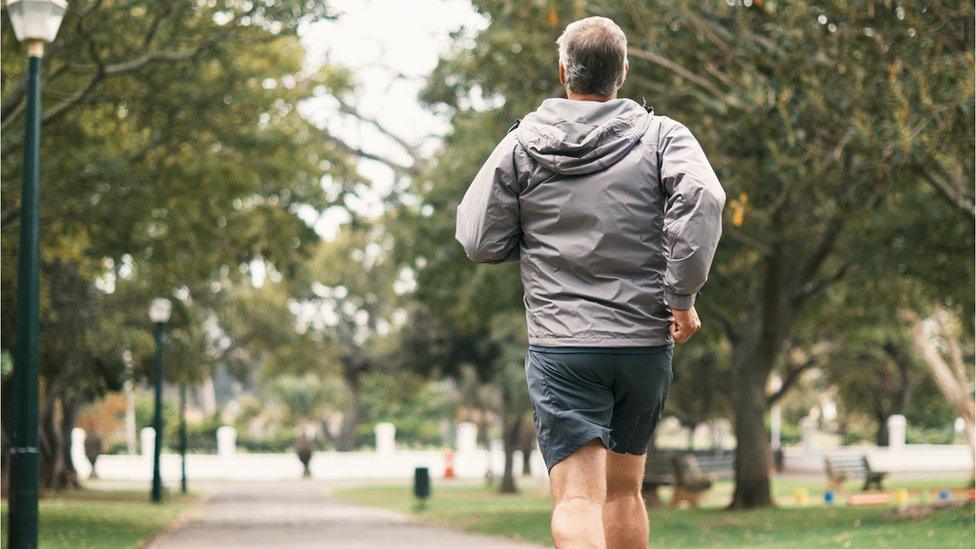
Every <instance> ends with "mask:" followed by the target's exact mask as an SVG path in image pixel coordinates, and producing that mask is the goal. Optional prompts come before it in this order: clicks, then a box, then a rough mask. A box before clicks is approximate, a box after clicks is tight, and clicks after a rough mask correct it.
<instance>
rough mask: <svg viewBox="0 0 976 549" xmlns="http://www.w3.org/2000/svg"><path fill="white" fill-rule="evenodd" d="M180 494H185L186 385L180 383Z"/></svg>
mask: <svg viewBox="0 0 976 549" xmlns="http://www.w3.org/2000/svg"><path fill="white" fill-rule="evenodd" d="M180 492H181V493H183V494H185V493H186V384H185V383H180Z"/></svg>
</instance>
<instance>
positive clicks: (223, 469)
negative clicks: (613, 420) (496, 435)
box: [71, 423, 546, 481]
mask: <svg viewBox="0 0 976 549" xmlns="http://www.w3.org/2000/svg"><path fill="white" fill-rule="evenodd" d="M221 429H222V430H221V431H220V435H221V442H222V444H218V446H219V447H220V451H219V452H218V453H217V454H215V455H214V454H188V455H187V456H186V467H187V476H188V477H189V478H191V479H197V480H238V481H245V480H285V479H296V478H300V477H301V476H302V464H301V462H300V461H299V460H298V456H297V455H296V454H294V453H279V454H248V453H239V452H237V451H236V448H235V447H234V439H235V436H234V435H235V433H233V428H232V427H221ZM153 434H154V433H153V430H152V429H143V431H142V432H141V433H140V436H142V437H143V440H142V443H141V444H140V446H141V448H142V451H143V453H142V454H141V455H103V456H100V457H99V458H98V459H97V460H96V462H95V467H96V473H97V474H98V477H99V478H102V479H108V480H149V479H151V478H152V466H153V463H152V449H153V440H152V438H153ZM376 434H377V441H376V442H377V444H376V451H360V452H334V451H330V452H316V453H315V454H314V455H313V456H312V461H311V463H310V468H311V472H312V477H313V478H316V479H401V480H405V479H410V478H413V470H414V468H415V467H428V468H429V469H430V473H431V476H432V477H434V478H441V477H443V476H444V474H445V472H446V470H447V467H448V461H450V462H451V463H450V464H451V466H452V468H453V472H454V475H455V476H456V477H457V478H483V477H484V476H485V473H486V472H488V471H491V472H492V473H493V474H494V475H495V476H500V475H501V473H502V470H503V468H504V460H505V456H504V452H503V450H502V447H501V444H500V443H497V442H496V443H494V444H492V445H491V448H490V449H482V448H477V447H476V445H475V441H476V439H477V429H476V428H475V426H474V425H473V424H461V425H460V426H459V428H458V441H457V448H458V451H456V452H452V453H451V454H450V458H449V457H448V453H447V452H445V451H443V450H400V449H397V448H396V445H395V438H394V437H395V428H393V425H391V424H389V423H386V424H382V423H381V424H379V425H377V429H376ZM84 442H85V432H84V430H82V429H75V430H74V432H73V433H72V445H71V457H72V461H73V462H74V465H75V469H76V470H77V471H78V474H79V475H80V476H81V478H87V477H88V476H89V475H90V473H91V466H90V465H89V463H88V460H87V459H86V457H85V450H84ZM160 465H161V468H162V475H163V479H164V480H167V481H173V480H175V479H178V478H179V476H180V456H179V454H168V453H167V454H163V455H162V457H161V458H160ZM531 467H532V473H533V475H535V476H545V474H546V467H545V464H544V463H543V461H542V457H541V455H539V453H538V452H533V453H532V463H531ZM515 473H516V474H517V475H521V474H522V455H521V452H516V455H515Z"/></svg>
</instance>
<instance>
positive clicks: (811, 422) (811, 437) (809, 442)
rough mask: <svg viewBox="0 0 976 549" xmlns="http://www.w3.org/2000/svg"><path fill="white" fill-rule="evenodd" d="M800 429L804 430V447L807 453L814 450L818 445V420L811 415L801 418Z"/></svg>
mask: <svg viewBox="0 0 976 549" xmlns="http://www.w3.org/2000/svg"><path fill="white" fill-rule="evenodd" d="M800 429H801V430H802V431H803V449H804V450H805V451H806V452H807V453H810V452H813V450H814V449H815V447H816V438H817V420H815V419H813V418H812V417H810V416H807V417H805V418H803V419H801V420H800Z"/></svg>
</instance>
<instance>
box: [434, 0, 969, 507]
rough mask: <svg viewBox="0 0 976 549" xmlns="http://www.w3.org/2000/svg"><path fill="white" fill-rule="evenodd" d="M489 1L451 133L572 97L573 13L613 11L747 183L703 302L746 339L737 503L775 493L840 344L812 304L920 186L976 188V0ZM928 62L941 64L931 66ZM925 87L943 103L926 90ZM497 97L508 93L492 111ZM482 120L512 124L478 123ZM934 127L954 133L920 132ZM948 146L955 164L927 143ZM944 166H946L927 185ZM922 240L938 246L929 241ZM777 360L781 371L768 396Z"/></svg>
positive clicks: (740, 366) (653, 74) (444, 193)
mask: <svg viewBox="0 0 976 549" xmlns="http://www.w3.org/2000/svg"><path fill="white" fill-rule="evenodd" d="M475 6H476V7H477V8H478V9H479V10H481V11H482V12H483V13H485V15H486V16H488V17H489V20H490V24H489V25H488V26H487V27H486V28H485V29H484V30H482V31H479V32H478V33H476V34H474V35H473V36H472V35H469V34H464V33H458V35H457V36H458V40H459V43H460V44H462V45H463V46H464V47H462V48H458V49H457V50H456V51H455V52H453V53H452V54H451V55H449V56H448V57H446V58H445V59H443V60H442V61H441V62H440V63H439V65H438V67H437V69H436V70H435V72H434V75H433V77H432V78H431V83H430V85H429V89H428V93H427V97H428V99H429V100H430V101H432V102H435V103H438V104H443V105H446V106H448V107H449V108H451V109H452V112H453V114H454V132H455V134H454V136H458V137H459V138H461V137H462V136H464V137H468V138H470V139H471V141H470V142H468V143H470V144H474V143H483V142H484V141H485V140H488V141H493V140H492V139H491V136H492V135H493V134H494V135H497V132H499V131H500V128H501V127H503V124H502V123H501V122H500V121H501V120H506V119H509V120H510V119H513V118H515V117H517V116H520V115H521V114H522V113H524V112H525V111H527V110H530V109H531V108H533V107H534V106H535V105H536V104H537V103H538V101H539V100H540V99H542V98H543V97H549V96H556V95H559V94H560V93H561V90H560V89H559V87H558V83H557V82H556V79H555V57H554V47H553V45H552V43H553V41H554V39H555V38H556V36H557V35H558V33H559V32H560V31H561V30H562V27H563V26H564V25H565V24H566V23H568V22H569V21H571V20H573V19H575V18H579V17H582V16H585V15H593V14H595V15H606V16H610V17H612V18H613V19H614V20H615V21H617V22H618V23H619V24H620V25H621V26H622V27H623V28H624V30H625V32H627V33H628V36H629V37H630V38H631V42H630V44H631V45H630V50H629V56H630V61H631V72H630V76H629V77H628V81H627V83H626V84H625V87H624V89H623V90H622V92H621V95H622V96H630V97H637V98H640V97H642V96H643V97H646V98H647V99H648V100H649V101H650V102H651V103H652V104H653V105H654V106H655V107H656V108H657V110H658V112H660V113H662V114H666V115H669V116H672V117H674V118H677V119H678V120H681V121H683V122H685V123H687V124H688V125H689V127H691V128H692V130H693V132H694V133H695V134H696V136H698V138H699V140H700V141H701V142H702V144H703V147H704V149H705V151H706V152H707V153H708V155H709V157H710V159H711V160H712V163H713V165H714V166H715V168H716V171H717V172H718V174H719V177H720V179H721V180H722V181H723V183H724V185H725V187H726V189H727V190H728V194H729V197H730V200H729V204H728V206H727V212H728V215H727V219H726V224H725V237H724V240H723V244H722V245H721V246H720V247H719V251H718V254H717V256H716V260H715V267H714V269H713V271H712V281H711V282H710V283H709V284H708V285H707V286H706V289H705V293H704V295H703V297H702V299H701V300H700V309H701V311H702V314H703V318H704V320H705V323H706V324H707V325H714V326H719V327H720V328H721V329H722V331H723V332H724V335H725V337H726V338H727V340H728V341H729V343H730V345H731V349H730V353H731V354H730V361H731V363H732V373H733V375H732V397H733V399H732V400H733V409H734V412H735V433H736V438H737V442H738V444H737V449H736V452H737V459H736V472H735V478H736V488H735V491H734V495H733V501H732V506H733V507H736V508H748V507H759V506H765V505H770V504H772V498H771V492H770V481H769V470H770V461H769V460H770V450H769V444H768V441H767V439H766V436H765V425H764V415H765V412H766V409H767V407H768V405H769V404H770V403H771V402H772V401H774V400H776V399H778V398H780V397H781V396H782V395H783V394H785V392H786V391H789V389H790V387H791V385H792V384H793V383H795V382H796V380H798V379H799V378H800V374H802V372H803V371H805V370H806V369H808V368H810V367H811V365H812V364H816V363H819V361H820V360H821V359H822V357H823V352H822V351H824V350H825V349H826V348H827V347H825V345H824V344H825V340H824V334H823V331H822V330H820V329H819V327H818V326H817V325H816V324H814V323H813V322H812V319H813V318H814V317H815V316H818V315H815V314H813V313H820V312H823V311H824V310H825V309H827V308H828V307H829V306H831V305H834V304H836V300H832V299H828V298H829V296H830V293H831V292H833V291H837V290H838V289H839V288H841V287H842V286H843V285H844V284H846V283H847V281H848V278H849V275H850V273H851V272H852V269H853V264H855V263H857V262H858V260H859V258H860V254H862V253H863V250H864V246H879V245H884V243H885V242H891V240H890V239H891V235H890V234H885V233H884V232H883V230H884V229H886V228H889V227H890V224H889V223H888V221H889V220H890V218H891V217H892V216H899V215H901V214H903V213H904V212H905V208H906V206H907V204H906V200H905V197H906V196H911V197H914V198H913V200H912V202H913V203H923V204H925V205H926V208H927V209H928V210H930V211H935V212H940V211H941V210H944V209H945V206H946V205H947V204H948V205H949V207H952V208H956V209H959V208H957V207H956V206H953V205H952V204H951V202H952V200H951V197H953V196H956V197H957V198H958V196H959V195H961V196H962V197H963V199H965V198H966V193H967V192H968V187H967V185H963V184H961V183H960V182H961V181H969V180H971V178H972V171H973V163H972V155H971V154H970V152H971V149H972V145H971V144H972V140H973V135H972V134H973V131H972V119H973V116H972V97H973V91H972V72H973V68H972V63H971V55H970V49H971V43H972V37H973V34H972V28H973V27H972V24H971V19H972V13H973V12H972V6H969V5H964V4H963V3H959V2H935V3H926V4H925V5H921V4H914V3H907V2H898V1H889V2H881V1H879V2H869V3H857V4H852V3H848V2H839V1H827V2H789V3H786V2H773V1H763V2H760V1H756V2H754V3H753V4H752V5H750V6H747V5H745V4H743V3H738V2H733V3H731V5H729V3H702V2H693V1H691V0H681V1H677V2H666V3H665V2H654V3H651V5H648V4H647V3H646V2H613V3H610V2H579V3H572V4H564V5H563V4H557V5H554V6H551V7H547V6H542V5H537V4H526V3H521V2H503V1H484V2H475ZM513 54H514V55H513ZM927 66H934V67H936V70H935V72H934V73H932V74H931V75H929V74H927V73H926V71H925V69H923V67H927ZM912 98H915V99H917V100H918V101H919V103H920V104H924V105H925V106H926V107H925V108H911V105H912V103H911V101H912V100H913V99H912ZM479 100H480V101H479ZM485 104H488V105H501V106H500V107H497V108H495V109H494V110H490V109H489V110H484V107H483V105H485ZM482 128H495V129H494V132H490V131H489V132H485V134H487V135H482V136H477V135H472V134H477V132H478V131H479V130H481V131H484V130H483V129H482ZM925 128H937V129H938V131H937V132H935V136H934V137H932V138H931V139H929V138H928V137H926V138H921V139H917V138H915V136H918V135H919V134H920V133H923V129H925ZM948 141H952V142H953V143H960V145H959V146H960V147H962V148H964V149H966V150H967V151H969V152H965V153H960V154H951V153H948V152H945V151H944V150H943V149H942V148H940V146H939V143H945V142H948ZM470 144H469V145H468V148H466V149H465V148H464V147H463V145H461V146H456V147H452V146H451V145H452V142H451V139H450V138H449V139H448V143H447V148H446V149H445V150H446V151H450V152H448V153H447V154H446V155H445V156H446V157H448V158H447V160H446V161H447V162H448V163H451V164H454V167H455V169H454V170H453V172H452V173H453V180H452V181H451V182H450V183H445V184H443V187H442V188H437V187H436V186H432V187H433V188H430V189H428V190H427V192H425V193H424V198H425V200H426V205H427V206H429V207H430V209H431V211H433V212H434V216H442V219H443V220H445V221H444V222H445V223H446V222H447V221H446V220H448V219H450V216H451V213H452V206H453V204H454V203H453V202H452V201H451V199H450V197H460V196H461V188H462V187H463V185H464V184H466V183H467V179H465V177H463V176H464V175H465V174H467V173H471V170H472V167H471V166H477V164H478V163H479V162H480V160H482V159H483V155H481V157H480V158H477V159H475V160H470V161H471V165H467V164H461V163H462V162H464V161H466V160H467V159H470V157H471V156H472V153H473V151H475V150H477V151H479V152H480V151H481V149H480V148H478V147H480V145H479V146H478V147H475V146H472V145H470ZM960 150H961V149H960ZM450 155H456V156H450ZM475 156H476V157H477V155H475ZM931 158H936V159H937V160H938V162H936V163H929V162H926V161H925V160H924V159H931ZM919 166H922V167H924V168H925V169H926V170H928V171H929V172H930V173H929V174H928V175H926V174H921V173H920V172H919V170H918V168H919ZM945 166H949V167H945ZM935 171H937V172H938V177H935V179H936V181H932V182H930V183H931V184H924V185H920V184H919V183H923V182H924V181H927V180H929V179H931V177H930V176H931V175H932V172H935ZM943 172H945V173H943ZM933 177H934V176H933ZM434 181H435V182H436V179H434ZM947 182H948V183H947ZM946 189H948V190H949V191H952V192H947V191H946ZM956 191H958V192H956ZM946 196H949V197H950V199H949V200H947V199H946ZM455 200H456V198H455ZM963 209H964V208H963ZM936 215H937V216H938V214H936ZM939 217H941V216H939ZM965 229H966V227H965V225H963V228H962V229H960V225H959V223H958V222H957V221H950V226H949V228H948V229H947V230H948V232H950V233H952V234H954V235H956V236H957V237H961V238H962V239H963V241H964V242H971V240H970V238H971V235H970V236H964V235H965V234H966V230H965ZM432 230H433V229H432ZM968 232H970V233H971V230H969V231H968ZM445 233H446V231H445V232H444V233H440V234H441V235H443V236H442V239H441V240H440V242H441V243H442V245H443V246H445V247H446V246H449V244H448V242H449V239H448V238H446V236H447V235H446V234H445ZM899 244H900V243H899ZM969 248H972V246H971V245H970V246H969ZM446 253H450V252H445V254H446ZM906 253H917V254H919V255H920V256H921V257H926V255H927V254H930V253H931V254H932V255H930V256H929V257H931V258H932V259H934V260H937V254H935V253H932V252H930V251H929V250H926V249H910V250H908V249H907V250H906ZM966 255H967V253H963V254H962V255H953V254H952V253H949V254H947V255H946V258H947V259H948V260H949V261H953V260H959V259H960V258H961V257H962V258H964V257H966ZM442 257H448V256H446V255H444V256H442ZM472 272H473V271H472ZM424 276H425V275H421V277H420V280H421V281H423V278H424ZM421 285H423V284H421ZM487 293H489V295H495V294H494V293H492V292H491V291H490V290H489V291H488V292H487ZM496 301H497V300H496ZM814 302H815V303H817V306H816V307H812V306H811V303H814ZM796 356H801V357H802V356H805V357H807V359H802V360H793V359H791V357H796ZM774 371H778V372H779V374H780V376H781V378H782V379H783V380H784V385H783V387H782V388H781V389H780V390H779V391H777V392H776V393H774V394H767V392H766V387H767V381H768V379H769V376H770V375H771V373H772V372H774Z"/></svg>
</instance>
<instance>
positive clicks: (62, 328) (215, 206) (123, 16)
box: [0, 0, 346, 488]
mask: <svg viewBox="0 0 976 549" xmlns="http://www.w3.org/2000/svg"><path fill="white" fill-rule="evenodd" d="M327 15H328V13H327V11H326V7H325V4H324V2H313V1H306V0H296V1H289V2H278V3H274V5H272V4H268V3H261V2H256V3H247V4H241V3H238V2H210V3H205V4H196V3H179V2H135V3H124V4H120V3H116V2H100V1H90V2H72V3H71V6H70V8H69V11H68V13H67V15H66V18H65V21H64V23H63V25H62V28H61V32H60V33H59V37H58V40H57V41H56V42H55V43H54V44H53V45H52V46H51V48H49V51H48V54H47V56H46V63H45V75H44V78H45V81H46V85H45V97H44V101H45V105H46V109H45V111H44V112H45V113H44V116H43V143H42V150H43V151H45V154H43V155H42V173H43V177H44V193H43V198H42V204H41V209H42V220H41V223H42V227H43V228H42V252H41V253H42V260H43V261H42V266H41V280H42V289H41V292H42V299H41V306H42V311H41V315H42V323H43V325H44V328H43V329H42V339H41V348H42V361H41V374H42V376H43V381H44V387H45V395H44V396H45V399H46V400H45V402H44V405H43V406H44V407H45V408H44V409H45V410H47V409H48V408H49V407H51V406H54V408H51V413H50V414H48V415H47V416H46V417H50V418H52V420H51V421H44V422H43V425H42V431H43V435H42V439H45V440H47V441H55V442H56V441H59V440H60V442H57V443H56V444H55V443H54V442H52V443H51V444H50V448H49V449H48V450H47V451H46V454H45V459H44V463H45V464H44V465H43V468H44V469H45V471H46V472H45V475H44V479H45V482H46V484H47V485H48V486H49V487H54V488H57V487H59V486H62V485H70V481H69V480H66V479H68V478H70V477H71V473H70V469H71V467H70V461H67V464H68V465H67V471H68V472H67V473H65V474H62V473H61V472H58V467H59V466H58V465H57V462H58V460H59V458H57V456H58V455H59V454H63V455H68V452H67V450H66V449H65V448H66V444H65V443H64V440H63V439H64V438H65V437H64V436H63V435H61V436H58V432H59V431H60V432H61V433H65V432H68V431H70V428H71V418H72V417H73V415H74V410H75V409H76V407H77V406H78V405H79V404H80V403H81V402H83V401H84V400H85V398H86V397H85V395H86V394H88V393H86V392H85V391H86V389H85V386H86V383H87V382H88V381H89V380H91V381H92V382H95V377H96V376H95V375H94V374H93V371H94V370H93V368H92V365H93V364H104V365H110V366H111V372H113V373H112V375H111V376H109V377H110V378H112V379H115V380H117V379H118V374H119V373H120V372H121V371H122V369H121V368H119V367H118V364H119V363H120V361H121V352H122V351H123V350H132V351H133V352H135V351H137V350H138V349H136V348H132V349H129V348H127V347H125V346H122V345H121V344H120V343H119V342H117V341H114V340H113V339H111V338H105V337H102V336H103V335H104V334H110V333H112V330H111V328H112V326H113V323H117V322H123V323H128V324H129V325H131V326H138V329H139V330H140V331H141V332H142V333H144V334H148V326H147V323H148V322H147V320H146V319H145V304H146V303H147V301H146V299H147V298H148V297H150V296H159V295H163V296H167V295H170V296H173V297H174V298H176V299H177V301H179V302H184V301H186V300H187V299H189V300H192V301H193V302H194V303H196V304H199V305H202V306H205V305H206V303H207V302H208V300H210V298H211V297H212V296H213V295H214V290H215V289H216V290H219V288H220V287H221V284H225V283H227V282H228V281H230V280H232V279H235V278H240V277H241V276H242V272H241V266H242V265H246V264H247V263H248V262H250V261H251V260H252V259H255V258H262V259H263V260H265V261H267V262H269V263H270V264H273V265H276V266H278V267H279V268H280V269H281V270H283V271H287V269H288V268H289V265H290V264H293V263H294V262H296V261H297V260H299V259H300V258H301V257H302V256H303V254H304V253H305V252H304V250H305V248H306V247H307V246H308V244H309V243H313V242H315V240H316V235H315V234H314V232H313V231H312V230H311V228H310V227H308V226H307V225H306V224H305V223H304V222H303V221H302V220H301V219H300V217H299V216H298V208H299V207H301V206H304V205H311V206H313V207H317V208H322V207H325V205H326V204H327V200H326V197H325V195H324V193H323V192H322V187H321V177H322V175H323V173H324V172H325V168H326V166H328V167H330V168H334V169H336V170H337V171H338V169H339V168H341V167H342V166H344V165H346V163H345V160H344V158H345V156H344V155H343V154H342V153H340V152H337V151H334V150H325V149H323V148H321V147H320V146H319V143H318V142H317V141H316V139H315V137H316V136H317V135H318V131H317V129H316V128H315V127H314V126H312V125H311V124H310V123H308V122H307V121H306V120H305V119H304V118H303V117H302V116H301V115H300V114H299V113H298V112H297V109H296V105H297V103H298V102H299V101H300V100H301V99H303V98H304V97H308V96H310V95H311V93H312V91H311V90H312V88H313V87H314V86H316V85H317V84H318V82H319V76H320V75H311V76H309V75H305V74H304V73H303V67H302V62H303V50H302V48H301V46H300V44H299V43H298V40H297V35H296V33H297V27H298V25H299V24H300V23H301V22H302V21H305V20H309V19H313V18H316V17H322V16H327ZM6 19H7V18H6V16H5V17H4V21H5V22H4V23H3V24H4V25H5V26H6V25H8V23H7V22H6ZM7 30H8V31H9V27H7ZM13 40H14V39H13V33H12V32H5V33H4V34H3V46H4V47H5V48H7V49H8V50H9V51H13V50H16V49H17V48H18V46H16V45H15V44H14V42H13ZM21 61H22V59H21V58H20V57H19V56H13V55H10V56H6V57H5V58H4V59H3V62H2V63H0V66H2V79H3V90H4V93H3V99H2V124H3V130H4V132H3V138H2V149H0V155H2V158H3V168H2V171H3V174H2V175H3V178H2V180H3V193H2V199H0V203H2V208H0V210H2V222H0V227H2V231H3V235H4V238H3V240H2V257H3V265H4V266H5V268H4V269H3V270H2V282H3V284H2V287H3V291H2V302H3V306H2V310H3V312H4V314H3V315H2V327H3V330H2V333H3V336H2V343H3V348H4V349H9V348H11V338H12V335H13V332H14V329H13V328H15V327H14V326H13V322H14V319H13V315H12V311H13V310H14V308H13V307H12V306H10V305H11V304H12V302H13V299H14V296H15V294H16V287H15V286H16V284H15V280H14V275H13V272H14V270H13V269H7V268H6V267H7V266H13V265H15V264H16V259H15V258H16V257H17V254H18V251H17V248H16V245H17V243H16V238H8V236H9V235H11V234H14V233H15V232H16V230H17V225H18V223H19V219H18V217H17V212H18V210H19V200H20V194H19V188H18V187H17V185H16V182H17V181H18V179H19V178H18V177H16V174H18V173H19V170H20V164H19V158H18V157H19V155H18V154H15V153H17V152H18V151H19V148H20V137H19V136H20V135H21V126H22V123H23V104H24V97H23V87H22V86H21V85H20V81H21V79H22V76H23V67H22V63H21ZM65 280H69V281H70V283H63V282H64V281H65ZM125 285H129V286H132V287H133V288H138V291H134V292H128V291H127V292H125V296H127V297H126V298H125V299H123V296H122V295H121V294H120V295H118V296H113V294H114V293H115V292H116V289H117V288H121V287H122V286H125ZM181 296H183V297H181ZM129 298H131V300H129ZM117 307H121V308H122V309H121V310H120V309H117ZM201 314H202V313H201ZM202 316H204V317H205V316H206V315H205V314H202ZM178 318H179V317H178V316H177V317H174V324H173V326H174V328H175V329H177V330H183V329H184V327H181V325H180V324H179V321H178ZM114 325H116V326H117V324H114ZM186 329H189V328H186ZM192 332H193V333H195V334H197V335H195V336H193V337H190V336H189V334H190V332H186V334H188V337H187V339H186V341H187V344H188V345H190V344H192V345H202V344H203V341H204V338H202V337H199V334H200V332H199V328H195V329H194V330H193V331H192ZM171 339H172V341H173V342H174V344H176V343H177V342H179V341H181V340H183V339H184V338H182V337H181V336H180V335H179V333H174V337H173V338H171ZM122 343H124V344H125V345H135V344H134V343H133V342H132V341H128V342H122ZM177 349H178V347H174V350H177ZM193 366H196V367H206V363H205V362H195V363H194V364H193ZM79 379H82V380H85V382H86V383H78V380H79ZM109 381H111V379H110V380H109ZM99 386H101V385H99ZM52 403H53V404H52ZM5 419H6V418H5ZM56 447H60V449H58V448H56Z"/></svg>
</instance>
